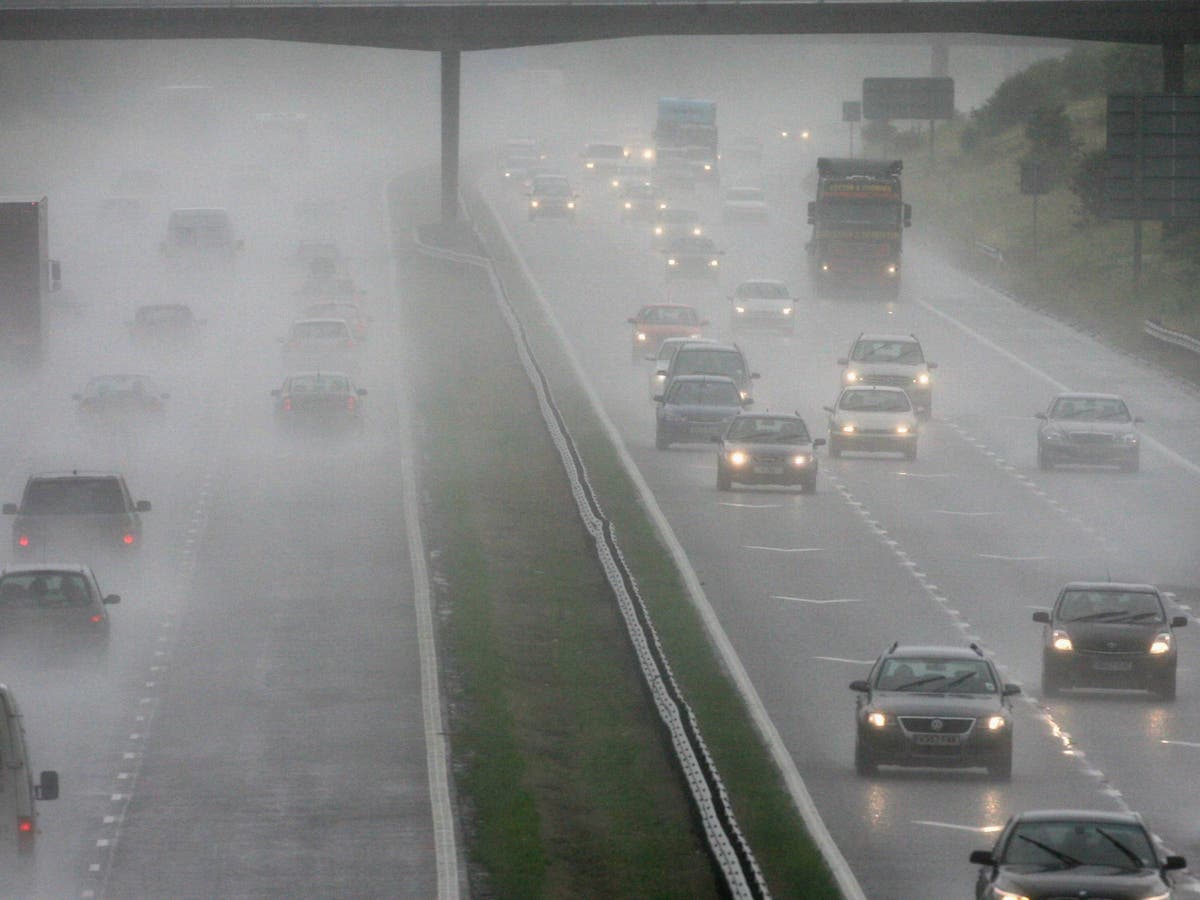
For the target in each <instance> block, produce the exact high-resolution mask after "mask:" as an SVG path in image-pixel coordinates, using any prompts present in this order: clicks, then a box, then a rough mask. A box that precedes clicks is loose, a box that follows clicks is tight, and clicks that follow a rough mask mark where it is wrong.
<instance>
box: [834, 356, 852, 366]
mask: <svg viewBox="0 0 1200 900" xmlns="http://www.w3.org/2000/svg"><path fill="white" fill-rule="evenodd" d="M837 364H838V365H839V366H848V365H850V360H849V359H847V358H846V357H845V356H841V357H838V361H837Z"/></svg>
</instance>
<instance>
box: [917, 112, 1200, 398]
mask: <svg viewBox="0 0 1200 900" xmlns="http://www.w3.org/2000/svg"><path fill="white" fill-rule="evenodd" d="M1067 113H1068V115H1069V116H1070V118H1071V122H1072V133H1073V134H1074V136H1075V137H1076V138H1078V139H1079V140H1081V141H1082V142H1083V149H1084V150H1085V151H1086V150H1095V149H1101V148H1103V147H1104V143H1105V135H1104V122H1105V118H1104V117H1105V100H1104V98H1103V97H1098V98H1093V99H1090V100H1086V101H1081V102H1078V103H1074V104H1071V105H1070V106H1068V107H1067ZM965 124H966V123H965V120H963V121H957V122H951V123H939V125H938V132H937V142H936V148H935V150H936V152H935V156H936V162H935V163H934V164H932V165H931V164H930V162H929V159H928V154H927V153H925V152H923V151H922V152H917V153H913V154H911V155H909V157H908V158H907V159H906V160H905V172H904V175H905V193H906V194H907V195H908V197H909V198H911V202H912V204H913V210H914V218H915V219H917V220H918V221H919V223H920V229H921V230H922V231H924V232H925V233H926V234H929V235H932V236H933V237H934V238H935V239H936V240H938V241H939V242H940V243H941V244H942V245H943V246H945V247H946V248H947V249H948V250H950V251H951V252H952V253H953V254H954V255H955V256H956V257H957V258H958V259H959V260H960V261H961V262H962V263H963V264H964V265H966V266H967V267H969V268H972V269H973V270H975V271H977V272H978V273H979V274H980V275H982V276H984V277H985V278H986V279H987V280H989V281H991V282H992V283H995V284H997V285H998V286H999V287H1001V288H1003V289H1005V290H1007V291H1010V292H1011V293H1012V294H1013V295H1014V296H1016V297H1018V298H1020V299H1021V300H1022V301H1024V302H1027V303H1030V304H1032V305H1035V306H1038V307H1042V308H1044V309H1047V310H1049V311H1051V312H1053V313H1054V314H1056V315H1058V316H1061V317H1062V318H1065V319H1068V320H1071V321H1074V322H1076V323H1078V324H1080V325H1082V326H1084V327H1086V328H1089V329H1092V330H1094V331H1096V332H1099V333H1101V334H1103V335H1104V336H1105V338H1106V339H1107V340H1108V341H1110V342H1111V343H1113V344H1115V345H1117V346H1119V347H1121V348H1123V349H1125V350H1128V351H1130V352H1134V353H1137V354H1139V355H1142V356H1146V357H1149V358H1151V359H1153V360H1154V361H1155V362H1157V363H1159V364H1161V365H1165V366H1168V367H1170V368H1172V369H1173V370H1175V371H1176V372H1178V373H1179V374H1180V375H1182V376H1184V377H1188V378H1191V379H1192V380H1195V381H1200V355H1196V354H1189V353H1187V352H1186V351H1181V350H1175V349H1172V348H1169V347H1165V346H1164V345H1162V344H1159V343H1158V342H1155V341H1152V340H1151V339H1149V338H1147V337H1145V336H1144V335H1143V334H1142V323H1143V321H1144V320H1145V319H1157V320H1160V321H1161V322H1162V323H1163V324H1164V325H1166V326H1167V327H1168V328H1172V329H1174V330H1178V331H1183V332H1186V333H1188V334H1192V335H1195V336H1200V302H1198V299H1197V290H1198V286H1197V285H1196V284H1195V282H1194V280H1193V279H1192V278H1189V277H1188V274H1187V273H1188V269H1187V264H1186V263H1185V262H1183V261H1182V260H1179V259H1177V258H1172V257H1171V256H1169V255H1165V254H1164V253H1163V252H1162V246H1161V245H1162V227H1161V226H1160V225H1159V224H1158V223H1152V222H1146V223H1143V226H1142V228H1143V250H1142V252H1143V270H1142V278H1141V284H1140V286H1139V287H1138V288H1136V289H1135V288H1134V285H1133V228H1134V226H1133V223H1132V222H1124V221H1098V220H1095V219H1092V220H1087V221H1084V219H1083V217H1082V215H1081V214H1080V213H1079V211H1078V209H1077V207H1078V200H1077V198H1076V196H1075V195H1074V194H1073V193H1072V192H1071V190H1070V189H1069V188H1068V187H1067V186H1066V185H1062V186H1059V187H1058V188H1056V189H1055V190H1054V191H1053V192H1051V193H1050V194H1047V195H1045V196H1042V197H1040V198H1039V199H1038V223H1037V226H1038V227H1037V237H1038V240H1037V253H1036V257H1035V254H1034V253H1033V240H1032V237H1033V198H1032V197H1029V196H1022V195H1021V194H1020V192H1019V190H1018V184H1019V166H1018V161H1019V160H1020V159H1021V158H1022V157H1023V156H1024V155H1025V153H1026V152H1027V150H1028V142H1027V141H1026V139H1025V137H1024V133H1023V128H1013V129H1010V130H1009V131H1007V132H1005V133H1004V134H1002V135H1000V136H998V137H995V138H988V139H985V140H984V141H983V142H982V143H981V144H980V146H979V147H978V148H977V149H976V150H974V151H973V152H972V153H965V152H964V151H963V150H962V149H961V147H960V146H959V137H960V135H961V133H962V128H963V126H964V125H965ZM976 241H980V242H982V243H984V244H987V245H989V246H991V247H995V248H997V249H999V250H1000V251H1001V252H1002V253H1003V254H1004V260H1005V261H1004V263H1003V264H996V263H995V262H994V261H992V260H989V259H988V258H986V257H984V256H983V255H982V254H980V253H979V252H978V251H977V250H976V249H975V248H974V243H975V242H976Z"/></svg>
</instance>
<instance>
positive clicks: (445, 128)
mask: <svg viewBox="0 0 1200 900" xmlns="http://www.w3.org/2000/svg"><path fill="white" fill-rule="evenodd" d="M461 78H462V53H461V51H459V50H443V51H442V222H443V223H445V224H447V225H449V224H451V223H453V222H454V221H456V220H457V219H458V124H459V93H460V91H459V87H460V82H461Z"/></svg>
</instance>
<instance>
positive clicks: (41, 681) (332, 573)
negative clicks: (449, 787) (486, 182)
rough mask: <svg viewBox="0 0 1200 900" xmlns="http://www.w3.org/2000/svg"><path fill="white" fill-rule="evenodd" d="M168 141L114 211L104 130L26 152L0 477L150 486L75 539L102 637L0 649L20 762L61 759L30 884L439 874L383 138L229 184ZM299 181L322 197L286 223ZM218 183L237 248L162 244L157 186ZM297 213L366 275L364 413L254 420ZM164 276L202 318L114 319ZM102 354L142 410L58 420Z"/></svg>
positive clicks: (262, 885)
mask: <svg viewBox="0 0 1200 900" xmlns="http://www.w3.org/2000/svg"><path fill="white" fill-rule="evenodd" d="M241 150H242V152H244V151H245V147H244V146H243V147H242V148H241ZM159 151H160V154H161V155H160V156H159V157H158V158H159V159H160V160H167V159H172V158H173V157H172V153H171V152H170V151H168V150H166V149H163V148H162V147H160V148H159ZM339 152H343V151H339ZM206 155H211V154H206ZM173 161H174V163H175V165H176V167H175V168H168V166H167V164H166V163H165V162H164V163H161V164H160V173H159V175H160V177H161V179H162V187H161V188H160V189H159V190H157V191H155V192H153V195H152V196H148V197H147V198H145V199H144V202H143V207H142V213H143V214H144V215H140V216H131V215H130V214H129V212H128V211H126V213H124V214H123V215H124V216H125V218H122V219H120V220H116V221H114V220H112V219H109V218H106V217H105V215H104V214H102V213H101V202H102V200H103V199H104V197H105V196H106V191H107V190H108V187H107V185H108V176H107V175H106V174H105V173H112V174H114V175H115V173H116V172H118V171H120V169H121V167H122V165H124V164H125V162H124V157H122V156H120V155H113V156H108V155H106V154H105V152H104V148H97V151H96V155H95V158H94V159H92V160H91V164H92V169H91V170H88V171H84V172H79V171H70V170H63V169H55V170H53V171H52V170H51V168H50V167H47V171H46V173H45V177H44V180H42V182H41V183H40V185H39V186H40V187H42V188H43V189H44V190H45V192H46V193H48V194H49V195H50V197H51V201H50V214H51V221H52V227H51V231H52V235H53V248H52V252H53V253H54V255H56V256H58V257H60V258H62V260H63V269H64V271H63V277H64V286H65V289H64V291H63V293H62V295H61V296H59V297H56V298H55V301H54V303H53V304H52V308H51V311H50V316H49V324H50V329H51V333H50V337H49V342H48V345H49V349H48V353H47V358H46V361H45V364H44V365H43V367H42V369H41V371H40V372H39V373H38V374H36V375H32V376H26V377H24V378H20V379H15V378H12V377H9V379H8V380H7V381H6V382H5V383H6V386H7V388H8V389H7V390H5V391H4V392H3V397H2V399H0V403H2V404H3V411H4V413H3V414H4V420H5V425H6V427H5V428H4V429H3V432H2V434H0V442H2V443H0V454H2V455H0V459H3V460H4V478H3V492H4V499H6V500H10V499H11V500H18V499H19V497H20V490H21V488H22V486H23V484H24V481H25V478H26V476H27V474H28V473H30V472H32V471H41V470H53V469H71V468H80V469H109V470H117V471H121V472H123V473H124V474H125V476H126V478H127V480H128V482H129V485H130V488H131V491H132V492H133V493H134V495H135V496H136V498H137V499H142V498H145V499H148V500H150V501H151V502H152V503H153V510H152V511H151V512H150V513H148V514H145V516H144V520H145V542H144V546H143V547H141V549H140V552H139V553H138V554H137V555H136V556H135V557H131V558H129V559H113V558H104V557H96V558H94V559H91V560H86V561H87V562H91V563H92V565H93V567H94V568H95V570H96V571H97V574H98V577H99V579H100V583H101V587H102V588H103V589H104V590H105V591H106V592H116V593H119V594H121V596H122V601H121V604H120V605H119V606H115V607H111V615H112V621H113V636H112V643H111V646H110V648H109V652H108V654H107V659H106V660H105V662H104V663H103V664H101V665H99V666H87V665H83V664H76V663H74V662H71V661H63V660H47V659H45V658H42V657H38V656H36V655H31V656H30V657H29V658H28V659H14V658H9V659H7V660H6V661H5V662H4V664H3V666H2V667H0V681H3V682H6V683H7V684H9V685H10V686H11V687H12V689H13V690H14V692H15V693H16V695H17V697H18V698H19V701H20V702H21V704H22V707H23V711H24V714H25V725H26V731H27V735H28V739H29V743H30V750H31V753H32V756H33V762H34V765H35V766H36V767H37V768H39V769H57V770H58V771H59V772H60V774H61V777H62V796H61V797H60V798H59V799H58V800H56V801H54V802H47V803H43V804H41V806H40V813H41V834H40V836H39V839H38V841H39V844H38V857H37V870H38V872H37V875H38V884H37V889H36V896H39V897H53V898H65V897H103V896H108V897H121V898H125V897H167V896H170V897H217V896H221V897H234V896H239V897H267V896H294V897H303V896H311V897H332V896H401V895H403V896H414V897H430V896H436V895H437V893H438V887H439V884H438V878H437V869H436V859H435V853H434V849H435V835H434V824H433V818H432V816H433V810H432V808H431V792H430V784H429V777H428V773H427V757H426V750H427V747H426V738H425V735H426V725H425V722H424V720H423V709H422V700H423V688H424V687H425V686H424V685H423V683H422V677H421V654H420V650H419V647H418V616H417V613H416V610H415V607H414V591H415V584H414V580H413V573H412V571H410V564H409V558H410V557H409V545H408V531H407V528H406V524H405V502H406V495H405V488H404V485H403V483H402V474H403V471H404V467H405V465H406V463H407V460H406V459H405V456H404V452H405V451H404V446H405V435H406V431H405V429H407V428H408V427H409V426H408V421H409V417H408V415H407V413H406V407H405V403H406V402H407V401H406V396H405V391H406V388H405V381H404V373H403V371H402V370H401V369H399V368H398V367H397V364H396V363H395V362H394V360H395V359H396V355H395V354H394V353H391V352H389V351H390V349H391V348H393V347H394V346H395V345H396V344H397V343H398V341H399V335H400V329H399V324H398V315H397V310H396V308H395V305H394V304H393V303H392V300H393V298H394V285H393V272H392V269H391V254H390V245H389V238H388V234H389V232H388V224H389V223H388V222H387V219H386V213H385V207H384V202H383V191H384V187H385V184H386V177H387V176H388V175H389V174H390V173H391V170H392V167H393V165H394V163H395V160H394V159H386V160H383V159H377V158H372V157H371V156H370V153H369V152H368V153H366V154H364V156H363V157H362V158H361V159H357V160H354V161H349V160H344V159H343V160H340V161H339V165H338V166H336V167H335V166H326V167H322V166H319V165H315V164H314V165H305V164H302V163H300V162H296V161H294V162H293V164H292V165H290V166H288V165H283V166H278V167H276V168H275V169H273V170H272V172H271V173H269V174H265V175H264V174H260V175H258V176H257V181H256V182H255V183H247V182H244V181H243V182H242V183H241V184H240V185H239V186H238V187H237V188H236V189H235V188H234V187H232V186H231V185H232V179H233V178H234V177H240V178H245V175H244V174H240V175H239V174H237V173H239V172H244V170H239V169H238V168H237V167H235V166H229V167H228V168H224V167H222V165H221V164H219V163H217V164H215V165H212V164H207V163H210V162H211V161H204V160H199V159H190V160H180V159H178V158H177V156H176V157H175V158H174V159H173ZM347 172H349V173H350V174H348V175H347V174H345V173H347ZM231 173H232V174H231ZM301 199H322V200H324V199H332V200H333V201H334V207H335V208H336V210H335V211H334V212H333V213H329V214H327V217H326V218H325V220H324V221H321V222H317V223H313V222H311V221H309V222H307V223H306V222H303V221H301V220H300V219H299V218H298V216H297V214H296V212H295V210H296V204H297V202H298V201H299V200H301ZM224 201H228V206H229V208H230V211H231V215H232V216H233V219H234V223H235V228H236V229H237V231H238V233H239V236H240V237H242V238H244V239H245V245H246V246H245V249H244V251H242V252H241V253H240V254H239V256H238V259H237V260H236V262H235V263H234V264H233V266H232V267H228V266H226V265H224V264H222V263H213V262H209V263H206V264H204V265H201V266H198V267H196V268H189V267H182V268H175V267H173V266H172V264H170V263H169V262H168V261H167V260H166V259H165V258H164V257H162V255H161V254H160V253H159V249H158V247H159V242H160V241H161V240H162V238H163V235H164V228H165V222H166V216H167V211H168V210H169V209H170V208H172V207H174V206H184V205H224ZM300 237H319V238H326V239H333V240H336V241H337V243H338V244H339V246H340V248H341V249H342V252H343V253H345V254H347V255H348V260H347V261H346V263H345V265H346V266H348V268H349V271H350V272H351V273H352V274H353V276H354V278H355V280H356V281H357V282H358V283H359V285H360V286H361V287H363V288H364V289H365V291H366V293H365V295H364V296H363V298H362V300H361V301H360V302H361V303H362V304H363V305H364V306H365V307H367V308H368V309H369V312H370V313H371V315H372V316H373V317H374V321H373V323H372V328H373V332H374V333H373V335H372V338H371V340H370V341H369V342H368V344H367V346H366V349H365V351H364V358H363V359H362V360H361V361H360V363H359V376H358V380H359V384H360V385H361V386H362V387H365V388H367V389H368V390H369V392H370V393H369V395H368V396H367V397H366V400H365V406H364V408H365V410H366V429H365V432H364V433H363V434H361V435H352V436H348V437H345V438H344V439H343V438H334V437H331V438H328V439H325V438H322V437H320V436H316V437H315V439H312V440H309V439H305V438H291V437H289V436H287V435H283V434H280V433H277V431H276V430H275V429H274V427H273V421H272V405H271V404H272V401H271V398H270V397H269V391H270V390H271V389H272V388H275V387H278V386H279V384H280V381H281V379H282V374H283V369H282V362H281V359H280V350H281V347H280V344H279V343H277V339H278V338H280V337H281V336H282V335H283V334H284V333H285V331H286V327H287V323H288V322H289V321H290V319H291V318H293V317H294V316H296V315H297V314H298V310H299V305H300V304H299V300H298V299H297V297H296V295H295V292H296V289H297V288H298V287H299V286H300V284H301V281H302V279H303V275H304V268H303V266H302V265H301V264H300V263H299V262H298V261H296V260H295V258H294V255H295V248H296V242H297V240H298V239H299V238H300ZM173 300H179V301H186V302H190V303H191V304H192V305H193V308H194V309H195V311H196V313H197V315H198V316H200V317H201V318H203V319H205V320H206V322H205V324H204V326H203V328H202V333H201V335H200V337H199V339H198V341H197V342H196V344H195V346H184V347H178V346H168V347H162V348H159V347H144V346H137V345H135V344H134V342H133V340H132V339H131V337H130V335H129V333H128V332H127V330H126V327H125V324H124V323H125V322H126V321H128V320H129V319H130V318H131V317H132V313H133V309H134V307H135V306H137V305H138V304H141V303H149V302H166V301H173ZM115 371H138V372H142V373H144V374H148V375H150V376H152V377H154V378H155V379H156V380H157V381H158V382H159V383H160V384H161V385H162V386H163V388H164V389H165V390H167V391H168V392H169V393H170V399H169V401H168V402H167V412H166V415H165V418H164V421H162V422H160V423H138V424H136V425H127V426H120V427H114V428H111V429H106V428H101V429H93V428H91V427H84V426H83V425H81V423H80V422H79V421H77V414H76V411H75V408H74V407H75V404H74V402H73V401H72V400H71V399H70V397H71V394H72V393H73V392H77V391H79V390H81V389H82V386H83V384H84V382H85V381H86V379H87V378H88V377H89V376H91V375H94V374H100V373H105V372H115ZM6 527H7V526H6ZM5 534H6V535H7V532H6V533H5ZM0 543H3V545H4V546H3V549H2V550H0V558H3V559H6V560H7V559H8V558H10V556H11V553H10V550H9V541H8V538H7V537H5V538H4V540H3V541H2V542H0ZM70 561H75V560H70ZM30 649H31V651H32V650H36V648H30ZM434 706H435V708H436V702H435V704H434ZM10 890H14V888H13V887H12V886H11V885H6V886H5V888H3V889H0V894H3V895H4V896H9V893H8V892H9V891H10ZM13 895H14V896H16V895H17V894H16V893H14V894H13ZM22 896H23V895H22Z"/></svg>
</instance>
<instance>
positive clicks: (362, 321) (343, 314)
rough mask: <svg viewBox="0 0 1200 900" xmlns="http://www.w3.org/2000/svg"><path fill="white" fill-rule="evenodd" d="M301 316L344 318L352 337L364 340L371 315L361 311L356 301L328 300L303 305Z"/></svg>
mask: <svg viewBox="0 0 1200 900" xmlns="http://www.w3.org/2000/svg"><path fill="white" fill-rule="evenodd" d="M303 316H304V318H306V319H345V320H346V324H347V325H349V326H350V333H351V334H353V335H354V339H355V340H358V341H365V340H366V339H367V329H368V327H369V324H370V321H371V317H370V316H368V315H367V314H366V313H364V312H363V311H362V308H361V307H360V306H359V305H358V304H357V303H349V302H346V301H337V300H328V301H324V302H321V303H312V304H310V305H308V306H306V307H304V312H303Z"/></svg>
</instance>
